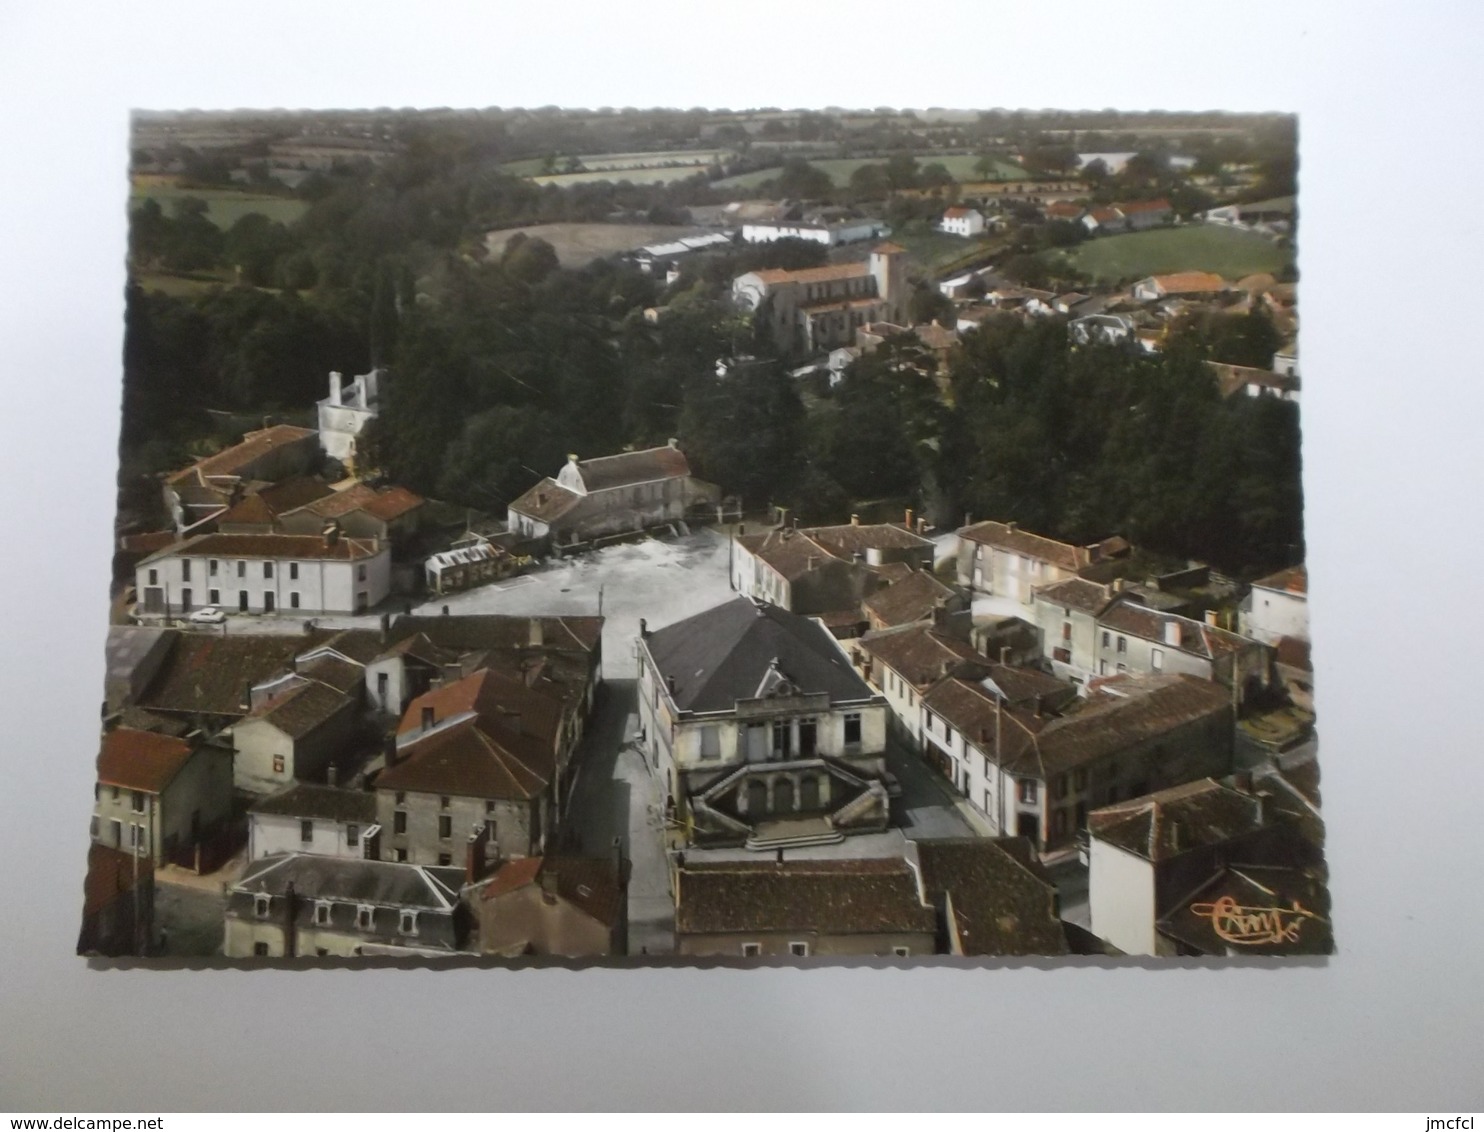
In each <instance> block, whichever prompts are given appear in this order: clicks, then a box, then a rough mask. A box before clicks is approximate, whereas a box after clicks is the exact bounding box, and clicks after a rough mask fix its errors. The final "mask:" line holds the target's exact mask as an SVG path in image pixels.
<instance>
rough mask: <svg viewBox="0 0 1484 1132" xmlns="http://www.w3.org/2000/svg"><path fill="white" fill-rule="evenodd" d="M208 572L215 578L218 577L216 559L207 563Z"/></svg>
mask: <svg viewBox="0 0 1484 1132" xmlns="http://www.w3.org/2000/svg"><path fill="white" fill-rule="evenodd" d="M206 572H207V573H208V574H210V575H211V576H212V577H213V578H215V577H216V559H215V558H212V559H210V560H209V561H208V562H207V563H206Z"/></svg>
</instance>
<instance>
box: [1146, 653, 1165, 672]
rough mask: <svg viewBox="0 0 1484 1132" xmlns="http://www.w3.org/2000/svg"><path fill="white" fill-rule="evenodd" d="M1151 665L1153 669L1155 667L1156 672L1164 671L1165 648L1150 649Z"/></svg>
mask: <svg viewBox="0 0 1484 1132" xmlns="http://www.w3.org/2000/svg"><path fill="white" fill-rule="evenodd" d="M1149 667H1150V668H1152V669H1154V671H1155V672H1163V671H1164V668H1165V650H1164V649H1150V650H1149Z"/></svg>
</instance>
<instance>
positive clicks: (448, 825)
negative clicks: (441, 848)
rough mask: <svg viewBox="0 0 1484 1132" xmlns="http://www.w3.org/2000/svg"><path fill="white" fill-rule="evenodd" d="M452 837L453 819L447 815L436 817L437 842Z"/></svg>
mask: <svg viewBox="0 0 1484 1132" xmlns="http://www.w3.org/2000/svg"><path fill="white" fill-rule="evenodd" d="M452 836H453V818H452V817H451V816H450V815H448V814H441V815H439V817H438V840H440V841H447V840H448V839H449V838H451V837H452Z"/></svg>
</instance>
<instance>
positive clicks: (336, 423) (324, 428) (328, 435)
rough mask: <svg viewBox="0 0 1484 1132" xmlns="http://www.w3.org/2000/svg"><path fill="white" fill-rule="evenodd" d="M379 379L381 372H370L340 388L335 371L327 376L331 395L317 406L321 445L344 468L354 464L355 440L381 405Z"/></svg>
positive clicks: (337, 374)
mask: <svg viewBox="0 0 1484 1132" xmlns="http://www.w3.org/2000/svg"><path fill="white" fill-rule="evenodd" d="M381 378H382V371H381V370H379V369H373V370H372V371H371V372H370V373H362V374H357V375H356V376H355V377H354V378H353V379H352V380H351V381H350V383H349V384H348V385H342V384H341V375H340V374H339V373H338V372H332V373H331V374H330V395H329V396H328V397H326V398H325V399H324V400H323V401H321V402H320V403H319V439H320V445H321V447H323V448H324V450H325V454H326V455H327V456H333V457H334V458H335V459H337V460H339V461H340V462H341V463H342V464H344V465H346V467H351V466H352V465H354V464H355V459H356V437H358V436H360V434H361V430H362V429H364V428H365V427H366V422H367V421H369V420H371V418H372V417H374V416H376V413H377V409H378V408H379V406H380V402H381Z"/></svg>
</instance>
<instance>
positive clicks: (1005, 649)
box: [1000, 645, 1010, 667]
mask: <svg viewBox="0 0 1484 1132" xmlns="http://www.w3.org/2000/svg"><path fill="white" fill-rule="evenodd" d="M1000 664H1002V665H1004V666H1006V667H1008V666H1009V664H1010V646H1009V645H1001V646H1000Z"/></svg>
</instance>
